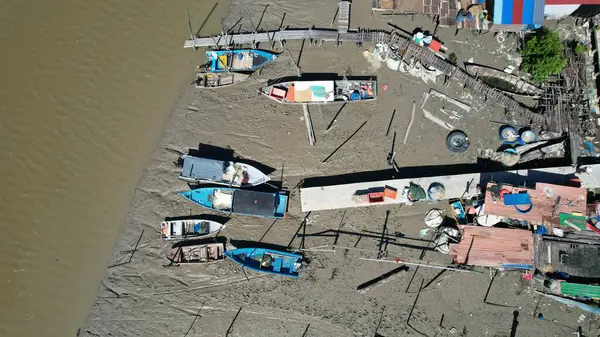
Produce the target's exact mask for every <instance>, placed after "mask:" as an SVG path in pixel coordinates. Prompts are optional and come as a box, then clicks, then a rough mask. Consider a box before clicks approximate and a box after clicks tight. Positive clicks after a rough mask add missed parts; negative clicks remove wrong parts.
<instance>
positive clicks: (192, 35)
mask: <svg viewBox="0 0 600 337" xmlns="http://www.w3.org/2000/svg"><path fill="white" fill-rule="evenodd" d="M185 15H186V17H187V22H188V27H189V28H190V39H191V40H192V41H193V44H194V50H196V37H195V36H194V31H193V30H192V22H191V21H190V12H189V11H188V10H187V9H186V10H185Z"/></svg>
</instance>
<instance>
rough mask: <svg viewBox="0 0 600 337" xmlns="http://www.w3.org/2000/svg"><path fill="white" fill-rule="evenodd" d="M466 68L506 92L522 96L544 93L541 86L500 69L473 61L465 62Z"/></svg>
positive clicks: (470, 72)
mask: <svg viewBox="0 0 600 337" xmlns="http://www.w3.org/2000/svg"><path fill="white" fill-rule="evenodd" d="M465 68H466V70H467V72H468V73H469V74H471V75H472V76H474V77H477V78H479V79H480V80H481V81H483V82H484V83H486V84H488V85H490V86H492V87H494V88H496V89H498V90H501V91H504V92H506V93H509V94H514V95H520V96H540V95H541V94H542V89H541V88H539V87H537V86H535V85H533V84H531V83H529V82H527V81H525V80H523V79H521V78H520V77H519V76H517V75H513V74H509V73H506V72H504V71H502V70H500V69H495V68H490V67H486V66H482V65H478V64H473V63H468V64H465Z"/></svg>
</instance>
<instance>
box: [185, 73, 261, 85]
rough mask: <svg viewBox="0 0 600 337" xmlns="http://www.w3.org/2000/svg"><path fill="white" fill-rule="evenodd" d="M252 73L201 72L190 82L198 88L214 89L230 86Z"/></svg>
mask: <svg viewBox="0 0 600 337" xmlns="http://www.w3.org/2000/svg"><path fill="white" fill-rule="evenodd" d="M248 77H250V75H248V74H242V73H231V72H227V73H207V72H200V73H198V75H197V76H196V79H195V80H194V81H192V82H191V83H190V85H192V84H193V85H195V86H196V88H197V89H214V88H223V87H229V86H232V85H234V84H238V83H240V82H242V81H244V80H246V79H247V78H248Z"/></svg>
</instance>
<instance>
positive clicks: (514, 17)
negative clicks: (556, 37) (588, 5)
mask: <svg viewBox="0 0 600 337" xmlns="http://www.w3.org/2000/svg"><path fill="white" fill-rule="evenodd" d="M597 1H600V0H597ZM545 6H546V0H497V1H494V24H504V25H510V24H524V25H540V26H541V25H543V24H544V7H545Z"/></svg>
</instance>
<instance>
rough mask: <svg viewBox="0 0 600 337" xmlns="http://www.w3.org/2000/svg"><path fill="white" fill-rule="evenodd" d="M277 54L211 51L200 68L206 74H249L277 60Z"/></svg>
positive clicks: (249, 50) (262, 51)
mask: <svg viewBox="0 0 600 337" xmlns="http://www.w3.org/2000/svg"><path fill="white" fill-rule="evenodd" d="M277 55H278V54H277V53H273V52H270V51H266V50H260V49H231V50H211V51H207V52H206V58H207V60H208V61H207V63H206V64H205V65H203V66H201V67H200V69H203V70H205V71H207V72H213V73H219V72H251V71H255V70H257V69H259V68H262V67H264V66H265V65H267V64H268V63H270V62H273V61H275V59H277Z"/></svg>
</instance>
